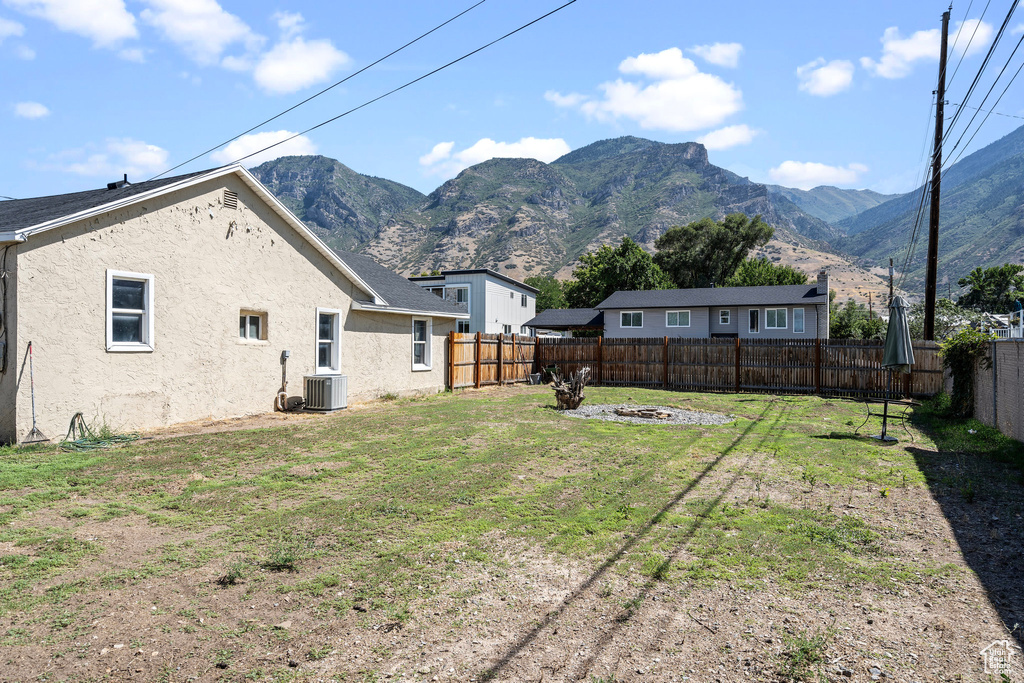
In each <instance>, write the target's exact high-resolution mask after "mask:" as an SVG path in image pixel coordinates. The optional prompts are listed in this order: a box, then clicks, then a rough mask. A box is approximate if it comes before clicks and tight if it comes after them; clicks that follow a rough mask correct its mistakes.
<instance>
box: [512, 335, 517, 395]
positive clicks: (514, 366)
mask: <svg viewBox="0 0 1024 683" xmlns="http://www.w3.org/2000/svg"><path fill="white" fill-rule="evenodd" d="M517 379H519V356H517V355H516V333H515V332H513V333H512V383H513V384H515V381H516V380H517Z"/></svg>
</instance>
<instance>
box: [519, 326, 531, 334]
mask: <svg viewBox="0 0 1024 683" xmlns="http://www.w3.org/2000/svg"><path fill="white" fill-rule="evenodd" d="M519 334H521V335H523V336H524V337H529V336H530V328H529V327H527V326H526V325H523V326H522V327H520V328H519Z"/></svg>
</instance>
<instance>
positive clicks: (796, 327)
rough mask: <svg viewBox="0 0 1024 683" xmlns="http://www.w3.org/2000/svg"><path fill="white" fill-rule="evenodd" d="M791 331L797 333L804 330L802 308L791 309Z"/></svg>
mask: <svg viewBox="0 0 1024 683" xmlns="http://www.w3.org/2000/svg"><path fill="white" fill-rule="evenodd" d="M793 331H794V332H796V333H797V334H803V332H804V309H802V308H794V309H793Z"/></svg>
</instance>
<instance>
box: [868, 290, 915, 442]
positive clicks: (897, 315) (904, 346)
mask: <svg viewBox="0 0 1024 683" xmlns="http://www.w3.org/2000/svg"><path fill="white" fill-rule="evenodd" d="M907 308H908V306H907V301H906V299H904V298H903V297H901V296H898V295H897V296H894V297H893V298H892V302H891V303H890V304H889V327H888V329H886V332H885V346H884V347H883V352H882V367H883V368H885V369H886V370H888V371H889V383H888V385H886V388H885V407H884V408H883V410H882V433H881V435H880V436H877V437H875V438H877V439H880V440H881V441H895V440H896V439H895V438H893V437H891V436H888V435H887V434H886V428H887V427H888V422H889V395H890V393H891V392H892V373H893V372H898V373H901V374H907V373H909V372H910V366H911V365H913V364H914V344H913V341H912V340H911V339H910V324H909V323H908V321H907Z"/></svg>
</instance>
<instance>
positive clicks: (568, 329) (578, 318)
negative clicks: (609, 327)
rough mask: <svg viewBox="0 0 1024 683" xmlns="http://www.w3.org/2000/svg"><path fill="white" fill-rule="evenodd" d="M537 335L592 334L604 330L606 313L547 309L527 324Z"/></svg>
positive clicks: (592, 309)
mask: <svg viewBox="0 0 1024 683" xmlns="http://www.w3.org/2000/svg"><path fill="white" fill-rule="evenodd" d="M526 326H527V327H529V328H530V329H532V330H534V331H535V333H536V334H538V335H540V334H544V333H547V332H559V333H565V334H563V335H562V336H567V335H568V336H572V333H573V332H580V331H586V332H592V331H595V330H603V329H604V313H602V312H601V311H599V310H597V309H594V308H547V309H544V310H543V311H541V312H540V313H538V314H537V315H536V316H535V317H533V318H531V319H530V320H528V321H527V322H526Z"/></svg>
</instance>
